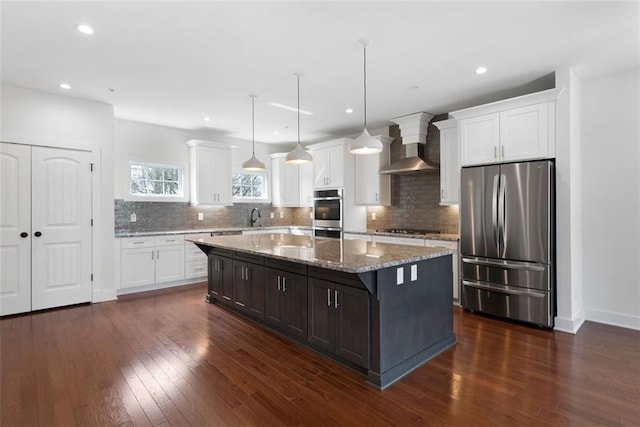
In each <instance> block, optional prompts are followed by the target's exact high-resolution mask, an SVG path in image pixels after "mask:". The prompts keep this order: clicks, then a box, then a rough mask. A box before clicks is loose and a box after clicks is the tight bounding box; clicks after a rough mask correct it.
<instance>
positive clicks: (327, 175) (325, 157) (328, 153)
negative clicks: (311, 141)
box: [312, 138, 348, 188]
mask: <svg viewBox="0 0 640 427" xmlns="http://www.w3.org/2000/svg"><path fill="white" fill-rule="evenodd" d="M346 143H348V140H347V139H346V138H340V139H336V140H334V141H329V142H326V143H322V144H316V145H314V148H312V154H313V187H314V188H337V187H343V186H344V150H345V144H346Z"/></svg>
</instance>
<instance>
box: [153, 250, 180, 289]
mask: <svg viewBox="0 0 640 427" xmlns="http://www.w3.org/2000/svg"><path fill="white" fill-rule="evenodd" d="M155 270H156V274H155V276H156V283H162V282H170V281H173V280H182V279H184V245H180V246H165V247H160V248H158V249H156V267H155Z"/></svg>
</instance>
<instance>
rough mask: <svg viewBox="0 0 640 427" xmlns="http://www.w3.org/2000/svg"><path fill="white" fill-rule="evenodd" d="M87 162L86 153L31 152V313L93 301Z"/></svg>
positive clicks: (89, 192)
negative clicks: (37, 234)
mask: <svg viewBox="0 0 640 427" xmlns="http://www.w3.org/2000/svg"><path fill="white" fill-rule="evenodd" d="M90 162H91V153H88V152H81V151H72V150H61V149H56V148H46V147H33V149H32V180H33V181H32V225H33V227H32V231H33V233H34V234H33V239H32V257H33V263H32V264H33V266H32V309H33V310H39V309H44V308H50V307H59V306H63V305H69V304H77V303H82V302H89V301H91V292H92V286H91V249H92V248H91V170H90ZM36 233H41V236H40V237H37V236H36Z"/></svg>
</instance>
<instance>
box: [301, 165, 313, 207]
mask: <svg viewBox="0 0 640 427" xmlns="http://www.w3.org/2000/svg"><path fill="white" fill-rule="evenodd" d="M298 167H299V171H300V206H303V207H307V206H313V164H311V163H305V164H302V165H298Z"/></svg>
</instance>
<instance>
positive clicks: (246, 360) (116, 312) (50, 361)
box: [0, 284, 640, 427]
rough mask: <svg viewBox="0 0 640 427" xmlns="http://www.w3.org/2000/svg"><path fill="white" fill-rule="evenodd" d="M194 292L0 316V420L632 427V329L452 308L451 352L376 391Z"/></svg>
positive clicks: (639, 415) (638, 340) (637, 376)
mask: <svg viewBox="0 0 640 427" xmlns="http://www.w3.org/2000/svg"><path fill="white" fill-rule="evenodd" d="M205 290H206V288H205V286H204V284H199V285H194V286H189V287H183V288H174V289H169V290H163V291H156V292H150V293H144V294H138V295H133V296H127V297H123V298H121V299H120V300H119V301H117V302H115V301H114V302H107V303H102V304H94V305H83V306H76V307H71V308H65V309H58V310H50V311H45V312H39V313H35V314H30V315H22V316H14V317H10V318H5V319H2V320H1V321H0V333H1V335H2V336H1V346H2V347H1V348H0V357H1V358H0V364H1V370H0V375H1V389H0V393H1V396H0V400H1V407H0V410H1V412H2V413H1V425H2V426H5V427H6V426H49V425H57V426H73V425H96V426H110V425H126V426H128V425H136V426H137V425H140V426H150V425H154V426H201V425H214V426H224V425H230V426H238V425H256V426H267V425H274V426H277V425H323V426H333V425H351V426H356V425H357V426H361V425H365V426H386V425H396V426H411V425H435V426H439V425H442V426H503V425H504V426H526V425H535V426H539V425H608V426H611V425H635V426H638V425H640V332H638V331H632V330H627V329H622V328H615V327H611V326H605V325H599V324H596V323H590V322H587V323H586V324H585V325H584V326H583V327H582V329H581V330H580V332H579V333H578V334H577V335H575V336H573V335H569V334H564V333H556V332H552V331H546V330H540V329H536V328H530V327H525V326H520V325H514V324H511V323H506V322H502V321H498V320H494V319H490V318H486V317H482V316H478V315H474V314H470V313H466V312H464V311H462V310H460V309H455V311H454V313H455V314H454V316H455V333H456V336H457V338H458V344H457V345H456V346H455V347H454V348H452V349H450V350H448V351H447V352H445V353H443V354H442V355H440V356H438V357H437V358H435V359H434V360H432V361H431V362H429V363H427V364H426V365H423V366H422V367H420V368H418V369H417V370H415V371H414V372H412V373H411V374H409V375H408V376H407V377H405V378H403V379H402V380H400V381H399V382H397V383H396V384H394V385H392V386H391V387H390V388H388V389H387V390H385V391H384V392H379V391H376V390H374V389H372V388H370V387H368V386H367V385H366V384H365V382H364V377H363V376H361V375H359V374H357V373H355V372H353V371H351V370H349V369H347V368H344V367H342V366H341V365H339V364H337V363H335V362H333V361H331V360H328V359H326V358H325V357H323V356H321V355H318V354H316V353H314V352H313V351H311V350H308V349H306V348H303V347H301V346H299V345H297V344H294V343H291V342H289V341H288V340H286V339H284V338H281V337H279V336H278V335H276V334H274V333H272V332H270V331H268V330H266V329H264V328H262V327H260V326H257V325H254V324H253V323H251V322H250V321H247V320H245V319H243V318H241V317H239V316H237V315H235V314H232V313H230V312H228V311H226V310H224V309H222V308H220V307H219V306H216V305H210V304H206V303H204V302H203V299H204V294H205Z"/></svg>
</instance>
